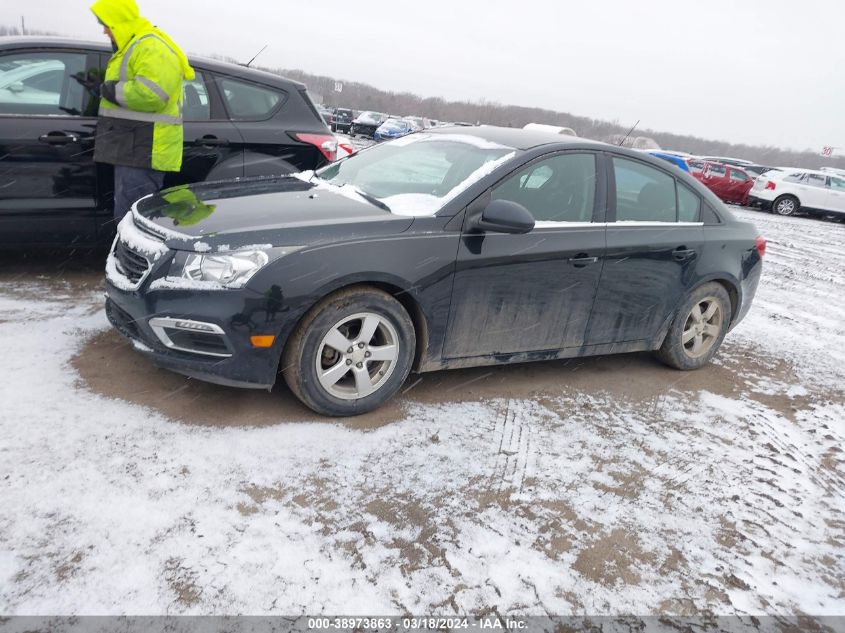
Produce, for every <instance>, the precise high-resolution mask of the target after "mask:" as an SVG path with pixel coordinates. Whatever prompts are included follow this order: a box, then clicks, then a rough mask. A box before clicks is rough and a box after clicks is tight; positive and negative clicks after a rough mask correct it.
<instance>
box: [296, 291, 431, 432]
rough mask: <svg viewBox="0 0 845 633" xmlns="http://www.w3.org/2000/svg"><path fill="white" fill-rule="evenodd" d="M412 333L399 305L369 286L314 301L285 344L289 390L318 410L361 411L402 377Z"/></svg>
mask: <svg viewBox="0 0 845 633" xmlns="http://www.w3.org/2000/svg"><path fill="white" fill-rule="evenodd" d="M415 346H416V336H415V334H414V325H413V323H412V321H411V318H410V317H409V316H408V313H407V312H406V311H405V308H403V307H402V304H400V303H399V302H398V301H396V299H394V298H393V297H392V296H390V295H389V294H387V293H386V292H383V291H381V290H378V289H375V288H368V287H359V288H350V289H347V290H343V291H341V292H339V293H337V294H334V295H331V296H329V297H327V298H326V299H324V300H323V301H321V302H320V303H319V304H317V305H316V306H315V307H314V308H313V309H312V310H311V311H310V312H309V313H308V314H307V315H306V316H305V317H304V319H303V321H302V323H301V324H300V325H299V327H298V328H297V330H296V332H295V333H294V335H293V336H292V337H291V338H290V340H289V341H288V344H287V346H286V347H285V353H284V355H283V357H282V374H283V376H284V378H285V382H286V383H287V384H288V386H289V387H290V389H291V391H293V393H294V394H295V395H296V396H297V397H298V398H299V399H300V400H301V401H302V402H303V403H304V404H305V405H307V406H308V407H310V408H311V409H313V410H314V411H316V412H317V413H322V414H324V415H333V416H346V415H358V414H360V413H366V412H367V411H372V410H373V409H375V408H377V407H379V406H381V405H382V404H384V402H386V401H387V400H389V399H390V398H391V397H392V396H393V395H394V394H395V393H396V391H397V390H398V389H399V388H400V387H401V386H402V383H404V382H405V379H406V378H407V377H408V373H409V372H410V370H411V364H412V363H413V359H414V349H415Z"/></svg>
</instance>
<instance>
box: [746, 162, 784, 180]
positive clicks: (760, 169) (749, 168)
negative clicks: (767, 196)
mask: <svg viewBox="0 0 845 633" xmlns="http://www.w3.org/2000/svg"><path fill="white" fill-rule="evenodd" d="M742 168H743V169H744V170H745V171H746V172H748V174H750V175H751V177H752V178H756V177H757V176H762V175H763V174H765V173H766V172H767V171H771V170H773V169H777V168H776V167H766V166H765V165H743V166H742Z"/></svg>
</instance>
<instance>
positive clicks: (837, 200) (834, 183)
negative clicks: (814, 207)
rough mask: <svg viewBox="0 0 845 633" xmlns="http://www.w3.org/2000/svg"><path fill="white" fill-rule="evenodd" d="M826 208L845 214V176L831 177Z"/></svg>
mask: <svg viewBox="0 0 845 633" xmlns="http://www.w3.org/2000/svg"><path fill="white" fill-rule="evenodd" d="M825 210H826V211H835V212H837V213H843V214H845V178H840V177H838V176H831V177H830V189H829V190H828V194H827V202H826V204H825Z"/></svg>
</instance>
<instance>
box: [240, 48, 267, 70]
mask: <svg viewBox="0 0 845 633" xmlns="http://www.w3.org/2000/svg"><path fill="white" fill-rule="evenodd" d="M268 46H269V44H265V45H264V48H267V47H268ZM264 48H262V49H261V50H260V51H258V52H257V53H256V54H255V57H253V58H252V59H250V60H249V61H248V62H247V63H246V64H244V66H246V67H247V68H249V65H250V64H251V63H252V62H254V61H255V58H256V57H258V56H259V55H261V53H263V52H264Z"/></svg>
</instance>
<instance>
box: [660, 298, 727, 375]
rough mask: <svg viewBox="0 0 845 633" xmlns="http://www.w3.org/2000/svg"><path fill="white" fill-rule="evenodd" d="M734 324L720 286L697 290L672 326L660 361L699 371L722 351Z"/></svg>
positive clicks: (685, 303)
mask: <svg viewBox="0 0 845 633" xmlns="http://www.w3.org/2000/svg"><path fill="white" fill-rule="evenodd" d="M730 322H731V300H730V297H729V296H728V293H727V291H726V290H725V288H724V286H722V285H721V284H718V283H715V282H710V283H706V284H704V285H703V286H700V287H698V288H696V289H695V290H694V291H693V292H692V293H691V294H690V295H689V296H688V297H687V299H686V301H684V303H683V305H681V307H680V309H679V310H678V313H677V314H676V315H675V318H674V319H673V321H672V324H671V325H670V326H669V332H668V333H667V334H666V338H665V339H664V341H663V345H662V346H661V347H660V349H659V350H658V352H657V356H658V358H660V360H662V361H663V362H664V363H666V364H667V365H669V366H670V367H674V368H675V369H683V370H690V369H699V368H700V367H703V366H704V365H706V364H707V363H708V362H710V359H712V358H713V356H715V355H716V352H717V351H718V350H719V347H720V346H721V344H722V341H723V340H724V338H725V334H727V333H728V326H729V325H730Z"/></svg>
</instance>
